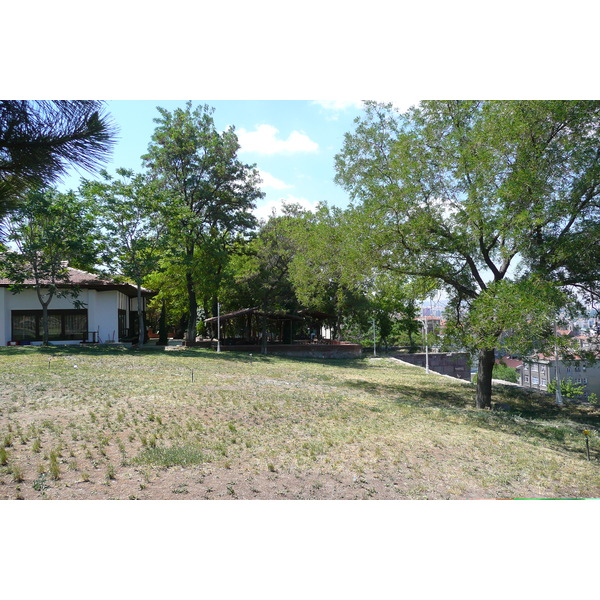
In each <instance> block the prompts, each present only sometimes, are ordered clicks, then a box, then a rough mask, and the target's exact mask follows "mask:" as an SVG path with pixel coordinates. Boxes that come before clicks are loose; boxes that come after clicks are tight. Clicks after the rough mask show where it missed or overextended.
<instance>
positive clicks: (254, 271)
mask: <svg viewBox="0 0 600 600" xmlns="http://www.w3.org/2000/svg"><path fill="white" fill-rule="evenodd" d="M292 213H293V209H289V210H288V211H287V212H286V214H284V215H282V216H272V217H271V218H270V219H269V220H268V221H266V222H265V223H263V224H262V226H261V228H260V231H259V232H258V234H257V235H256V236H254V237H253V238H252V239H251V240H249V241H248V243H247V244H245V245H244V246H243V247H241V248H240V251H239V252H238V253H237V254H236V255H235V256H234V257H233V258H232V260H231V263H230V266H229V269H228V275H229V276H228V293H227V296H228V299H229V302H230V304H231V303H236V304H237V306H233V304H231V308H239V307H240V306H245V307H249V306H258V307H260V309H261V310H262V313H263V316H262V322H261V328H262V337H261V339H262V352H263V353H266V345H267V335H266V334H267V321H266V313H267V312H272V311H281V312H292V311H294V310H297V309H298V308H299V303H298V301H297V299H296V295H295V293H294V289H293V286H292V282H291V280H290V277H289V273H290V265H291V263H292V261H293V260H294V256H295V254H296V251H297V250H296V246H295V236H294V230H295V228H296V227H297V226H298V220H297V217H296V216H294V214H292ZM226 289H227V288H226Z"/></svg>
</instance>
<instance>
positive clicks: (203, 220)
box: [143, 102, 262, 341]
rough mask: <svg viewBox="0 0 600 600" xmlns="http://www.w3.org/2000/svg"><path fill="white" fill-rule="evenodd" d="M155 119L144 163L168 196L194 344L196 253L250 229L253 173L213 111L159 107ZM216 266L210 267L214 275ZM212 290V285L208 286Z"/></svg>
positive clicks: (255, 194)
mask: <svg viewBox="0 0 600 600" xmlns="http://www.w3.org/2000/svg"><path fill="white" fill-rule="evenodd" d="M158 111H159V113H160V117H159V118H157V119H155V122H156V123H157V127H156V129H155V131H154V134H153V136H152V141H151V142H150V145H149V147H148V153H147V154H146V155H144V156H143V159H144V161H145V163H146V165H147V167H148V168H149V170H150V172H151V174H152V175H153V176H154V177H155V178H156V180H157V181H158V182H159V184H160V185H161V186H162V187H163V189H164V190H165V191H166V192H167V193H168V203H167V206H166V210H165V212H164V215H163V216H164V219H165V225H166V226H167V228H168V232H169V236H170V239H171V240H172V246H171V256H172V257H173V261H175V262H177V263H178V264H179V266H180V267H181V271H182V272H183V273H184V277H185V286H186V292H187V297H188V324H187V333H186V337H187V340H188V341H193V340H194V339H195V335H196V322H197V315H198V294H197V288H198V286H199V285H201V284H202V283H206V284H209V282H208V281H207V279H206V278H205V279H204V281H199V280H198V273H199V269H197V268H196V266H195V262H196V260H197V255H198V249H199V248H201V247H203V246H210V248H211V249H212V250H214V248H215V240H216V239H221V240H223V241H226V240H230V239H231V240H233V239H235V235H236V234H238V233H240V232H244V231H245V230H247V229H249V228H252V227H254V226H255V219H254V217H253V215H252V214H251V212H250V210H251V209H252V208H253V207H254V203H255V201H256V200H257V199H258V198H261V197H262V192H261V191H260V188H259V183H260V179H259V176H258V171H257V170H256V169H255V168H254V167H253V166H251V165H246V164H244V163H242V162H241V161H240V160H239V159H238V158H237V152H238V150H239V144H238V139H237V136H236V134H235V131H234V129H233V127H230V128H228V129H227V130H226V131H224V132H219V131H217V129H216V127H215V124H214V120H213V117H212V115H213V112H214V110H213V109H212V108H210V107H209V106H200V107H197V108H195V109H192V104H191V102H188V103H187V105H186V107H185V108H183V109H176V110H175V111H173V112H169V111H168V110H166V109H164V108H158ZM221 270H222V269H221V265H220V264H216V263H215V264H214V270H213V273H214V274H215V276H217V277H218V276H219V275H220V272H221ZM213 287H214V286H213Z"/></svg>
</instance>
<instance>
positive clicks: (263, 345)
mask: <svg viewBox="0 0 600 600" xmlns="http://www.w3.org/2000/svg"><path fill="white" fill-rule="evenodd" d="M262 312H263V314H262V317H261V330H262V335H261V349H260V351H261V353H262V354H266V353H267V315H266V312H267V307H266V303H265V304H263V307H262Z"/></svg>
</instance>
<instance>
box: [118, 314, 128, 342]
mask: <svg viewBox="0 0 600 600" xmlns="http://www.w3.org/2000/svg"><path fill="white" fill-rule="evenodd" d="M126 335H127V311H125V310H123V309H121V308H120V309H119V340H121V339H122V338H124V337H125V336H126Z"/></svg>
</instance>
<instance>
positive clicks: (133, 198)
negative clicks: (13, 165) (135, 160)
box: [80, 169, 165, 345]
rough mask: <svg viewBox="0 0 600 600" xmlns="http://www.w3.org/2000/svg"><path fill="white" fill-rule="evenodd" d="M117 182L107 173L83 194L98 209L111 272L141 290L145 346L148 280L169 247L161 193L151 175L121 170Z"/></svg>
mask: <svg viewBox="0 0 600 600" xmlns="http://www.w3.org/2000/svg"><path fill="white" fill-rule="evenodd" d="M116 173H117V176H118V177H116V178H114V177H112V176H111V175H109V174H108V173H107V172H106V171H102V172H101V176H102V180H100V181H85V180H84V181H83V182H82V185H81V188H80V192H81V194H82V196H83V197H84V198H86V199H88V200H89V201H90V202H91V203H92V204H93V205H94V206H95V211H96V214H97V216H98V225H99V227H100V228H101V231H102V237H103V238H104V241H105V251H104V255H105V256H104V260H105V261H106V262H107V263H108V264H109V265H110V269H111V270H112V271H115V272H117V273H119V274H120V275H122V276H124V277H126V278H127V279H130V280H132V281H133V282H134V283H135V285H136V287H137V316H138V343H139V344H140V345H142V344H143V343H144V336H145V324H144V314H143V311H142V284H143V282H144V278H145V277H147V276H148V275H149V274H150V273H151V272H152V271H154V270H155V269H156V268H157V267H158V264H159V260H160V250H161V248H162V247H163V246H164V245H165V239H164V235H163V234H164V229H165V227H164V224H163V220H162V219H161V218H160V209H161V201H162V197H161V193H160V191H159V189H158V188H157V185H156V184H155V182H153V181H152V180H150V179H149V178H148V176H147V175H144V174H139V173H138V174H136V173H134V172H133V171H131V170H129V169H117V171H116Z"/></svg>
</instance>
